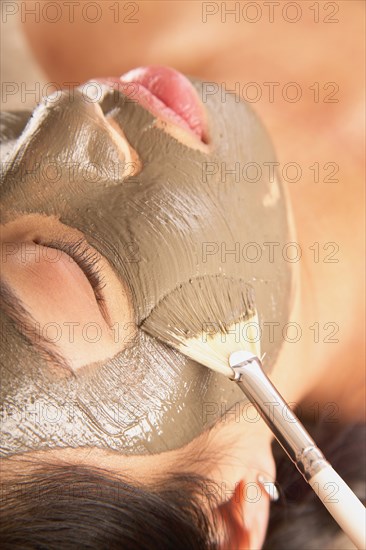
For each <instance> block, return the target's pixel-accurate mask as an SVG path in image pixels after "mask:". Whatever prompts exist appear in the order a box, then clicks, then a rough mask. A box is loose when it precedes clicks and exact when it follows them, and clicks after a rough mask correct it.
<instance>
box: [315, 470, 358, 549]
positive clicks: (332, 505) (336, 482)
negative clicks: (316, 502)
mask: <svg viewBox="0 0 366 550" xmlns="http://www.w3.org/2000/svg"><path fill="white" fill-rule="evenodd" d="M308 483H309V485H311V487H312V489H313V490H314V491H315V493H316V494H317V495H318V497H319V498H320V500H321V501H322V503H323V504H324V506H325V507H326V508H327V509H328V511H329V512H330V513H331V514H332V516H333V517H334V519H335V520H336V522H337V523H338V525H339V526H340V527H341V528H342V529H343V531H344V532H345V533H346V535H348V537H349V538H350V539H351V541H352V542H353V544H354V545H355V546H356V548H357V549H358V550H366V510H365V507H364V506H363V504H362V502H361V501H360V500H359V499H358V498H357V497H356V495H355V494H354V492H353V491H352V490H351V489H350V488H349V487H348V485H347V483H345V482H344V481H343V479H342V478H341V477H340V476H339V475H338V474H337V472H336V471H335V470H334V469H333V468H332V466H330V465H328V466H326V467H325V468H323V469H322V470H320V471H319V472H318V473H316V474H315V475H314V476H313V477H312V478H311V479H310V480H309V481H308Z"/></svg>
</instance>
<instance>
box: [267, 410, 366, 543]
mask: <svg viewBox="0 0 366 550" xmlns="http://www.w3.org/2000/svg"><path fill="white" fill-rule="evenodd" d="M307 427H308V429H309V431H310V433H311V434H312V435H313V437H314V439H315V441H316V442H317V443H318V444H319V446H320V448H321V449H322V451H323V452H324V454H325V456H326V458H328V459H329V461H330V462H331V464H332V466H333V467H334V468H335V470H336V471H337V472H338V473H339V474H340V475H341V476H342V477H343V479H344V480H345V481H346V483H348V485H349V486H350V487H351V489H352V490H353V491H354V492H355V493H356V495H357V496H358V498H359V499H360V500H361V501H363V503H364V504H365V499H366V484H365V474H366V445H365V442H366V427H365V425H364V424H349V425H343V426H339V425H338V424H337V423H330V422H329V421H328V422H327V421H325V422H324V421H323V422H320V423H318V424H316V425H314V424H310V425H308V426H307ZM274 447H275V452H274V456H275V459H276V466H277V482H278V484H279V487H280V492H281V498H280V500H279V501H277V502H275V503H272V504H271V510H270V520H269V525H268V530H267V537H266V541H265V544H264V546H263V550H293V549H294V548H297V549H298V550H320V549H322V548H329V549H330V548H332V549H334V550H335V549H338V550H347V549H351V548H352V549H353V548H354V546H353V545H352V544H351V542H350V541H349V539H348V537H346V536H345V535H344V534H343V533H342V531H341V529H340V527H338V524H337V523H336V521H335V520H334V519H333V518H332V516H331V515H330V514H329V512H328V511H327V509H326V508H325V507H324V505H323V504H322V503H321V501H320V500H319V498H318V497H317V496H316V494H315V493H314V491H313V490H312V489H311V488H310V486H309V485H308V484H307V483H306V482H305V480H304V479H303V478H302V477H301V476H300V475H299V473H298V472H297V470H296V468H294V466H293V464H292V463H291V462H290V461H289V459H288V458H287V457H286V456H285V454H284V452H283V451H282V449H280V448H279V446H278V445H277V444H275V445H274Z"/></svg>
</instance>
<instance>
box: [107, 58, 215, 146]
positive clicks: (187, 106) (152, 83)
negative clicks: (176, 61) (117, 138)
mask: <svg viewBox="0 0 366 550" xmlns="http://www.w3.org/2000/svg"><path fill="white" fill-rule="evenodd" d="M98 80H99V82H103V83H105V84H110V85H112V86H113V87H116V86H117V87H120V90H121V92H123V93H125V95H128V96H129V99H131V100H132V101H136V102H137V103H139V104H140V105H141V106H142V107H144V108H145V109H147V110H148V111H150V112H151V113H152V114H153V115H154V116H156V117H159V118H162V119H165V120H167V121H168V122H172V123H173V124H176V125H177V126H180V127H181V128H184V129H185V130H187V131H189V132H192V133H193V134H194V135H196V136H197V137H198V138H199V139H200V140H202V141H203V142H206V139H207V124H206V116H205V111H204V109H203V105H202V103H201V101H200V98H199V96H198V94H197V92H196V90H195V88H194V87H193V86H192V84H191V82H190V81H189V80H188V79H187V78H186V77H185V76H183V75H182V74H181V73H179V72H178V71H176V70H174V69H172V68H170V67H157V66H149V67H139V68H138V69H133V70H132V71H129V72H128V73H125V74H124V75H122V76H121V77H119V78H118V77H111V78H105V79H98ZM121 85H122V86H121Z"/></svg>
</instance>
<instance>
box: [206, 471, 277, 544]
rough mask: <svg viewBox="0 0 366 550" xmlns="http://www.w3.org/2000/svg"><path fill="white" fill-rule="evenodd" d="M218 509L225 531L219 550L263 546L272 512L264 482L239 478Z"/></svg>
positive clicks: (223, 530) (220, 521)
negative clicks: (231, 492)
mask: <svg viewBox="0 0 366 550" xmlns="http://www.w3.org/2000/svg"><path fill="white" fill-rule="evenodd" d="M217 513H218V520H219V524H220V523H221V525H222V532H223V533H224V535H223V540H222V542H221V544H220V550H228V549H232V550H234V549H235V550H260V548H261V547H262V545H263V542H264V539H265V536H266V530H267V524H268V516H269V497H268V495H267V494H266V492H265V491H264V490H263V489H262V487H261V485H259V484H258V483H255V482H250V483H245V482H244V481H243V480H242V481H240V482H239V483H237V484H236V485H235V490H234V493H233V495H232V496H231V498H230V499H229V500H228V501H227V502H225V503H223V504H221V505H220V506H219V507H218V509H217Z"/></svg>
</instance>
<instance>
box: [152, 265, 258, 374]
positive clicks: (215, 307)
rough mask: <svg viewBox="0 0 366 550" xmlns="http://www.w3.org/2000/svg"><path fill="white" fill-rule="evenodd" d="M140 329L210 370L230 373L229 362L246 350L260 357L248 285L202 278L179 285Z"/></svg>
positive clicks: (208, 277) (254, 313) (214, 278)
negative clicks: (240, 351) (235, 352)
mask: <svg viewBox="0 0 366 550" xmlns="http://www.w3.org/2000/svg"><path fill="white" fill-rule="evenodd" d="M141 328H142V329H143V330H144V331H145V332H147V333H149V334H150V335H151V336H154V337H156V338H158V339H159V340H162V341H163V342H164V343H166V344H168V345H169V346H172V347H173V348H175V349H177V350H179V351H181V352H182V353H184V354H185V355H187V356H188V357H190V358H191V359H193V360H195V361H197V362H198V363H201V364H202V365H206V366H207V367H209V368H211V369H213V370H215V371H217V372H220V373H222V374H225V375H226V376H231V375H232V369H231V368H230V367H229V363H228V358H229V356H230V354H231V353H232V352H234V351H239V350H243V349H244V350H247V351H251V352H252V353H254V354H255V355H258V356H259V357H260V345H259V330H258V317H257V312H256V308H255V305H254V296H253V289H252V287H251V286H250V285H248V284H247V283H245V282H244V281H241V280H237V279H230V278H228V277H223V276H220V275H217V276H204V277H197V278H195V279H191V280H190V281H189V282H187V283H183V284H181V285H180V286H179V287H178V288H176V289H175V290H174V291H173V292H171V293H170V294H168V295H167V296H166V297H165V298H164V299H163V300H161V301H160V302H159V303H158V304H157V305H156V307H155V308H154V309H153V311H152V312H151V314H150V315H149V316H148V317H147V319H145V321H144V322H143V324H142V326H141Z"/></svg>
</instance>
